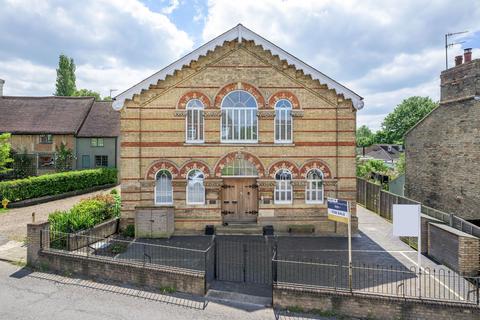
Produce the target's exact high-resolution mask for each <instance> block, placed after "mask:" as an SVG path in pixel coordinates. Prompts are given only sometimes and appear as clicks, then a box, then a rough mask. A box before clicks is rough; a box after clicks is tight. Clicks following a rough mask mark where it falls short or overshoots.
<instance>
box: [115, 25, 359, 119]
mask: <svg viewBox="0 0 480 320" xmlns="http://www.w3.org/2000/svg"><path fill="white" fill-rule="evenodd" d="M235 39H238V41H243V39H245V40H253V41H254V42H255V43H256V44H257V45H261V46H262V47H263V49H265V50H270V52H271V53H272V55H278V56H279V58H280V59H282V60H284V59H285V60H287V61H288V63H289V64H293V65H294V66H295V67H296V68H297V69H301V70H303V72H304V73H305V74H309V75H311V76H312V78H313V79H318V80H319V81H320V82H321V83H323V84H326V85H327V86H328V88H329V89H334V90H335V91H336V92H337V94H343V95H344V96H345V98H346V99H351V100H352V103H353V106H354V107H355V109H357V110H360V109H362V108H363V98H362V97H361V96H359V95H358V94H356V93H355V92H354V91H352V90H350V89H348V88H347V87H345V86H343V85H341V84H340V83H338V82H336V81H335V80H333V79H332V78H330V77H328V76H326V75H325V74H323V73H322V72H320V71H318V70H317V69H315V68H313V67H312V66H310V65H308V64H306V63H305V62H303V61H301V60H300V59H298V58H296V57H295V56H293V55H291V54H289V53H288V52H286V51H284V50H283V49H281V48H280V47H277V46H276V45H275V44H273V43H271V42H270V41H268V40H267V39H265V38H263V37H261V36H260V35H258V34H256V33H255V32H253V31H252V30H250V29H248V28H246V27H244V26H243V25H241V24H239V25H237V26H236V27H234V28H232V29H230V30H228V31H226V32H225V33H223V34H221V35H219V36H218V37H216V38H214V39H212V40H210V41H209V42H207V43H205V44H204V45H202V46H201V47H199V48H197V49H196V50H194V51H192V52H190V53H189V54H187V55H185V56H183V57H182V58H180V59H179V60H177V61H175V62H173V63H171V64H170V65H168V66H167V67H165V68H163V69H162V70H160V71H158V72H156V73H154V74H153V75H151V76H150V77H148V78H146V79H144V80H142V81H140V82H139V83H137V84H136V85H134V86H133V87H131V88H129V89H127V90H125V91H123V92H122V93H120V94H119V95H117V96H116V97H115V98H114V99H113V103H112V106H113V108H114V109H115V110H120V109H121V108H122V107H123V105H124V103H125V100H130V99H132V98H133V96H134V95H135V94H139V93H141V92H142V90H147V89H148V88H149V87H150V85H154V84H156V83H157V82H158V81H160V80H163V79H165V77H166V76H167V75H173V73H174V71H175V70H180V69H181V68H182V67H183V66H184V65H188V64H190V62H191V61H194V60H198V58H199V57H200V56H202V55H203V56H204V55H206V54H207V52H208V51H213V50H214V49H215V47H217V46H222V45H223V43H224V42H225V41H232V40H235Z"/></svg>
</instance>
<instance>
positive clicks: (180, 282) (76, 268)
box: [27, 222, 206, 296]
mask: <svg viewBox="0 0 480 320" xmlns="http://www.w3.org/2000/svg"><path fill="white" fill-rule="evenodd" d="M48 229H49V223H48V222H42V223H30V224H27V241H28V247H27V264H28V265H29V266H32V267H40V268H48V269H49V270H52V271H55V272H65V273H72V274H73V275H76V276H81V277H87V278H93V279H104V280H109V281H114V282H121V283H124V284H131V285H138V286H146V287H150V288H156V289H160V288H165V287H169V288H175V290H177V291H180V292H185V293H190V294H195V295H201V296H203V295H205V291H206V283H205V273H204V272H203V271H194V270H191V271H190V270H182V269H178V268H170V267H160V266H159V267H151V266H143V265H134V264H129V263H122V262H120V261H113V260H107V259H102V258H94V257H83V256H77V255H72V254H71V253H68V252H62V251H60V250H53V249H50V248H49V244H50V241H49V239H48V233H47V232H43V233H42V231H47V230H48ZM41 242H43V246H42V245H41Z"/></svg>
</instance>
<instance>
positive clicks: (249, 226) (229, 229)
mask: <svg viewBox="0 0 480 320" xmlns="http://www.w3.org/2000/svg"><path fill="white" fill-rule="evenodd" d="M215 234H217V235H220V236H241V235H249V236H258V235H260V236H261V235H263V227H262V226H259V225H257V224H254V223H230V224H228V225H226V226H218V227H216V228H215Z"/></svg>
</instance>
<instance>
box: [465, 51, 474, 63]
mask: <svg viewBox="0 0 480 320" xmlns="http://www.w3.org/2000/svg"><path fill="white" fill-rule="evenodd" d="M463 57H464V58H465V63H467V62H470V61H472V48H467V49H465V50H463Z"/></svg>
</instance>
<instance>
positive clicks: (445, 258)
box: [428, 223, 480, 276]
mask: <svg viewBox="0 0 480 320" xmlns="http://www.w3.org/2000/svg"><path fill="white" fill-rule="evenodd" d="M479 250H480V240H479V239H478V238H477V237H474V236H472V235H470V234H467V233H465V232H462V231H459V230H457V229H454V228H452V227H449V226H447V225H443V224H438V223H429V224H428V255H429V256H430V257H432V258H433V259H435V260H437V261H439V262H441V263H443V264H444V265H446V266H448V267H450V268H452V269H453V270H455V271H457V272H459V273H461V274H463V275H468V276H476V275H477V274H478V273H479V271H480V260H479V254H478V253H479Z"/></svg>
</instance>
